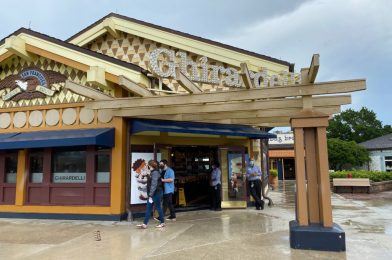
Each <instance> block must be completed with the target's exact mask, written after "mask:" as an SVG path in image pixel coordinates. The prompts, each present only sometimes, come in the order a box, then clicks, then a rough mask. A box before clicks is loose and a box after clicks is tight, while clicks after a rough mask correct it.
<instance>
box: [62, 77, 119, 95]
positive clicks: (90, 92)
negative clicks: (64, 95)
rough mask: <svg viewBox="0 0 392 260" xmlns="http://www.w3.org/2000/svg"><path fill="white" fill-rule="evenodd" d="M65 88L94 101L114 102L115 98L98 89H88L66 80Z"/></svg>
mask: <svg viewBox="0 0 392 260" xmlns="http://www.w3.org/2000/svg"><path fill="white" fill-rule="evenodd" d="M65 88H66V89H69V90H71V91H72V92H74V93H76V94H79V95H82V96H85V97H88V98H91V99H94V100H114V98H113V97H111V96H109V95H106V94H104V93H102V92H101V91H98V90H96V89H93V88H90V87H86V86H83V85H80V84H77V83H75V82H73V81H70V80H66V81H65Z"/></svg>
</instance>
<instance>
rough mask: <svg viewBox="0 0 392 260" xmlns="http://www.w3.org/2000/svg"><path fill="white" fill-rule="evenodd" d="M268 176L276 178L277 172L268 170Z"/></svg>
mask: <svg viewBox="0 0 392 260" xmlns="http://www.w3.org/2000/svg"><path fill="white" fill-rule="evenodd" d="M269 174H270V175H271V176H274V177H276V176H278V170H276V169H270V170H269Z"/></svg>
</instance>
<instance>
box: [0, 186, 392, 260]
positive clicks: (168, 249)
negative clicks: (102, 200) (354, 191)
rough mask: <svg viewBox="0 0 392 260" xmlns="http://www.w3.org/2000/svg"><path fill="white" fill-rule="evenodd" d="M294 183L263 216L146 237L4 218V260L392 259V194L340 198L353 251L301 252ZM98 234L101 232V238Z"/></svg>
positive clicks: (198, 218) (184, 222) (216, 220)
mask: <svg viewBox="0 0 392 260" xmlns="http://www.w3.org/2000/svg"><path fill="white" fill-rule="evenodd" d="M293 190H294V185H293V182H285V183H284V184H282V183H280V185H279V188H278V189H276V190H274V191H271V192H270V193H269V195H270V197H271V198H272V199H273V201H274V203H275V205H274V206H273V207H267V208H266V209H265V210H263V211H256V210H254V209H253V208H248V209H244V210H223V211H221V212H215V211H206V210H203V211H193V212H184V213H179V214H178V215H177V221H176V222H169V223H167V227H166V228H164V229H156V228H155V227H154V226H155V225H156V222H155V221H154V220H151V222H150V225H149V226H148V229H146V230H139V229H136V227H135V225H136V224H138V223H140V221H141V219H137V220H136V221H135V222H133V223H129V222H107V221H105V222H103V221H102V222H94V221H61V220H23V219H0V248H1V250H0V259H392V199H391V198H392V192H384V193H382V194H381V193H380V194H379V196H373V197H372V198H371V199H368V198H365V199H363V198H361V196H362V195H361V196H359V197H358V196H357V197H356V196H352V197H350V196H346V197H343V196H340V195H337V194H334V195H333V197H332V205H333V216H334V222H336V223H338V224H339V225H340V226H341V227H342V228H343V229H344V230H345V232H346V246H347V251H346V252H341V253H336V252H319V251H307V250H294V249H291V248H290V246H289V233H288V222H289V221H290V220H292V219H294V193H293ZM97 231H99V232H98V233H97Z"/></svg>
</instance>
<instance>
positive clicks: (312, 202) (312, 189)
mask: <svg viewBox="0 0 392 260" xmlns="http://www.w3.org/2000/svg"><path fill="white" fill-rule="evenodd" d="M304 135H305V147H306V150H305V158H306V159H305V161H306V162H305V166H306V179H307V184H308V186H307V187H308V193H307V195H308V207H309V222H310V223H311V224H312V223H320V214H319V208H320V206H319V195H318V178H317V168H316V143H315V138H316V136H315V129H313V128H305V129H304Z"/></svg>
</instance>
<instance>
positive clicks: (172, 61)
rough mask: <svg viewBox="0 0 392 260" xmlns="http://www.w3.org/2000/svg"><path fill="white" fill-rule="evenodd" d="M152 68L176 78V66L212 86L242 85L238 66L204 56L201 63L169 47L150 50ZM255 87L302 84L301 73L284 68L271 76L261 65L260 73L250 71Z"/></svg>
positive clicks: (168, 76) (165, 76)
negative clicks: (216, 61)
mask: <svg viewBox="0 0 392 260" xmlns="http://www.w3.org/2000/svg"><path fill="white" fill-rule="evenodd" d="M149 58H150V68H151V70H152V71H153V72H154V73H155V74H156V75H158V76H159V77H162V78H174V79H176V67H179V68H180V71H181V72H182V73H183V74H184V75H186V76H187V77H188V78H189V79H190V80H192V81H196V82H201V83H207V84H212V85H221V84H223V85H226V86H228V87H242V86H243V83H242V82H241V77H240V75H241V74H240V73H241V71H238V70H237V69H236V68H233V67H227V68H225V67H223V66H218V65H212V64H209V63H208V58H207V57H205V56H203V57H201V58H200V59H199V62H195V61H193V60H191V59H190V58H189V57H188V56H187V53H186V52H184V51H178V52H175V51H173V50H169V49H166V48H158V49H155V50H154V51H152V52H151V53H150V57H149ZM249 74H250V75H249V76H250V78H251V80H253V83H254V85H255V87H256V88H261V87H273V86H284V85H294V84H300V83H301V75H300V74H298V73H291V72H287V71H281V72H280V73H279V74H278V75H269V73H268V71H267V69H265V68H260V71H259V72H253V71H250V72H249Z"/></svg>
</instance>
